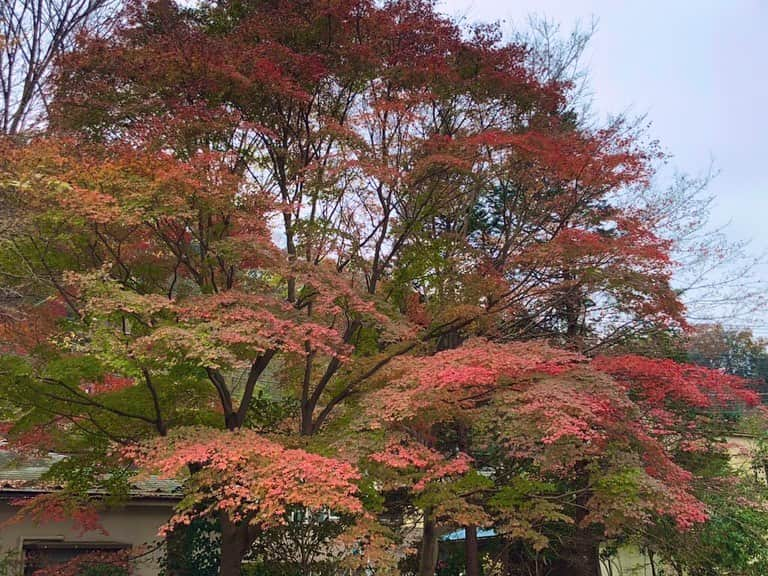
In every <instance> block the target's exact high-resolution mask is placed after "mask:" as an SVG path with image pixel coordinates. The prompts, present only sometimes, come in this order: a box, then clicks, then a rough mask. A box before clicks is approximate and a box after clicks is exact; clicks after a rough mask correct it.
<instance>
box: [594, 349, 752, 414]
mask: <svg viewBox="0 0 768 576" xmlns="http://www.w3.org/2000/svg"><path fill="white" fill-rule="evenodd" d="M592 364H593V366H594V367H595V368H596V369H598V370H601V371H603V372H605V373H607V374H610V375H612V376H614V377H615V378H616V379H617V380H618V381H619V382H620V383H622V384H623V385H624V386H626V387H627V388H628V389H630V390H632V391H634V392H636V393H637V394H639V395H640V396H641V397H642V398H643V399H644V400H646V401H648V402H650V403H651V404H653V405H663V404H664V403H665V402H669V401H672V402H675V401H677V402H683V403H684V404H688V405H690V406H696V407H708V406H713V405H723V404H727V403H729V402H744V403H746V404H747V405H750V406H755V405H757V404H758V403H759V398H758V396H757V394H756V393H755V392H754V391H752V390H749V389H747V387H746V386H747V381H746V380H744V379H743V378H740V377H738V376H732V375H730V374H726V373H724V372H722V371H720V370H713V369H711V368H704V367H701V366H694V365H691V364H680V363H677V362H675V361H673V360H664V359H654V358H645V357H643V356H632V355H627V356H613V357H607V356H602V357H599V358H596V359H595V360H594V361H593V363H592Z"/></svg>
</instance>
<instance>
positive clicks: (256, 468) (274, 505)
mask: <svg viewBox="0 0 768 576" xmlns="http://www.w3.org/2000/svg"><path fill="white" fill-rule="evenodd" d="M124 455H125V456H126V457H127V458H130V459H132V460H133V461H134V462H136V463H137V464H138V465H139V466H140V467H141V468H143V469H144V470H146V471H148V472H154V473H158V474H160V475H161V476H164V477H174V476H175V477H179V476H186V475H187V474H188V470H189V469H193V470H195V472H194V474H193V475H192V476H191V477H190V478H189V482H190V489H191V494H190V495H189V497H188V499H187V501H186V506H184V508H183V509H182V510H180V511H179V513H178V514H177V515H176V516H174V518H172V519H171V522H170V524H169V528H171V527H172V526H173V525H174V524H186V523H189V522H190V521H191V520H192V519H193V518H195V517H198V516H204V515H206V514H208V513H211V512H220V511H223V512H227V513H228V514H229V515H230V517H231V518H234V519H236V520H237V521H238V522H249V523H251V524H259V525H262V526H264V527H268V526H270V525H274V524H279V523H281V522H283V521H284V519H283V515H284V514H285V512H286V510H287V509H288V508H289V507H291V506H301V507H305V508H307V509H308V510H310V511H312V512H321V511H326V510H331V511H335V512H338V513H346V514H351V515H360V514H362V512H363V508H362V504H361V502H360V500H358V498H357V492H358V489H357V486H356V484H355V483H356V481H357V480H358V479H359V477H360V476H359V473H358V472H357V471H356V470H355V469H354V468H353V467H352V466H351V465H349V464H348V463H346V462H342V461H339V460H335V459H333V458H327V457H323V456H318V455H316V454H312V453H310V452H305V451H304V450H298V449H288V448H284V447H283V446H281V445H280V444H277V443H276V442H273V441H271V440H268V439H266V438H264V437H263V436H260V435H259V434H257V433H255V432H253V431H249V430H241V431H238V432H226V431H219V430H212V429H203V428H190V429H177V430H175V431H174V432H173V433H172V434H171V435H170V436H169V437H168V438H159V439H157V440H154V441H151V442H148V443H145V444H142V445H137V446H134V447H131V448H129V449H127V450H125V452H124Z"/></svg>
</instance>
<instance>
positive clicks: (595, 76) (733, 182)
mask: <svg viewBox="0 0 768 576" xmlns="http://www.w3.org/2000/svg"><path fill="white" fill-rule="evenodd" d="M439 7H440V9H441V10H442V11H443V12H445V13H447V14H450V15H452V16H456V17H459V18H464V19H465V20H466V21H468V22H470V23H471V22H492V21H500V22H502V29H503V30H504V31H505V32H509V31H510V30H512V29H515V28H516V29H520V28H524V27H525V24H526V21H527V18H528V15H529V14H532V13H533V14H538V15H542V16H546V17H548V18H551V19H553V20H555V21H557V22H559V23H560V24H561V30H562V32H563V33H567V32H569V31H570V30H571V29H572V27H573V25H574V24H575V23H576V22H577V21H581V22H583V23H585V24H588V23H589V22H590V20H591V19H592V18H593V17H595V18H596V19H597V20H598V30H597V33H596V34H595V36H594V38H593V40H592V43H591V46H590V47H589V48H588V50H587V53H586V63H587V65H588V67H589V70H590V85H591V88H592V91H593V92H594V104H595V108H596V111H597V112H598V113H599V114H600V115H601V116H605V115H608V114H617V113H622V112H628V113H629V114H630V115H639V114H647V119H648V121H650V122H651V128H650V134H651V136H652V137H653V138H657V139H658V140H659V141H660V143H661V146H662V148H663V149H664V150H665V151H666V152H667V153H669V154H671V155H672V158H671V159H670V166H671V167H673V168H674V169H676V170H678V171H681V172H685V173H689V174H694V175H701V174H703V173H705V172H706V171H707V170H708V168H709V167H710V166H711V165H712V164H714V167H715V169H716V170H718V171H719V175H718V176H717V178H716V179H715V180H714V181H713V182H712V184H711V186H710V189H709V191H710V192H711V193H712V194H713V195H715V197H716V204H715V207H714V210H713V213H712V224H713V226H721V225H724V224H728V227H727V235H728V236H729V237H730V238H732V239H734V240H750V241H751V243H750V246H749V250H750V251H751V252H753V253H755V254H757V253H762V252H765V251H768V113H767V111H766V109H767V108H768V102H767V101H766V92H768V65H766V59H768V0H666V1H662V0H514V1H508V2H499V1H498V0H442V1H441V2H440V3H439ZM660 184H661V183H660ZM760 274H761V276H762V277H763V278H764V279H766V280H768V267H766V270H765V271H761V272H760ZM761 316H762V315H761ZM754 324H756V328H757V329H756V330H755V332H756V333H760V334H761V335H768V320H767V319H765V318H760V319H758V318H756V319H755V321H754Z"/></svg>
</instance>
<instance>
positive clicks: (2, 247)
mask: <svg viewBox="0 0 768 576" xmlns="http://www.w3.org/2000/svg"><path fill="white" fill-rule="evenodd" d="M121 22H122V24H121V25H120V26H119V27H118V29H117V30H116V31H115V32H114V34H113V35H111V36H109V37H101V36H95V35H91V36H88V35H84V36H83V37H82V38H81V39H80V41H79V44H78V48H77V49H76V50H75V51H73V52H72V53H69V54H67V55H65V56H63V57H62V58H61V61H60V65H59V69H58V72H57V74H56V76H55V98H54V99H53V102H52V103H51V118H50V124H51V126H50V129H49V131H48V133H47V134H45V135H44V136H41V137H39V138H36V139H33V140H30V141H27V142H23V143H19V142H10V141H5V142H3V143H2V156H1V157H2V161H1V163H0V181H1V182H2V193H3V202H4V204H5V205H8V206H9V207H11V208H12V210H13V214H14V218H15V220H16V222H15V225H14V227H13V228H12V230H10V231H9V233H8V234H4V236H3V238H2V240H1V241H0V275H1V276H2V278H3V284H4V287H5V288H7V289H8V290H9V291H12V292H13V293H14V294H16V295H17V300H18V301H20V302H21V304H20V305H19V306H17V307H16V308H15V309H14V310H12V311H10V312H9V314H8V320H7V321H6V322H4V323H3V324H2V326H0V333H1V334H2V340H3V342H2V344H3V352H4V355H3V357H2V360H0V369H1V370H2V373H3V375H4V381H3V387H2V397H3V398H4V399H5V400H6V401H7V402H8V404H9V405H10V406H11V409H10V414H9V418H10V419H14V420H16V423H15V426H14V427H13V429H12V430H11V432H10V438H11V445H13V446H16V448H17V449H19V450H29V449H30V448H32V447H34V448H36V449H38V450H55V451H60V452H64V453H68V454H73V457H72V459H70V460H69V461H68V464H62V465H61V466H59V467H58V468H56V469H54V470H53V473H54V474H56V473H60V474H62V475H64V476H67V477H68V478H69V479H70V480H72V478H73V477H74V478H75V479H77V480H78V481H79V484H78V485H79V487H80V488H81V489H87V488H91V487H93V485H94V484H97V483H108V482H112V483H113V486H111V488H115V487H116V485H117V484H118V483H120V482H123V483H126V482H130V478H131V475H132V474H133V473H134V468H133V467H134V466H135V467H138V468H141V469H143V470H144V472H145V473H146V472H147V471H154V472H156V473H160V474H162V475H166V476H174V477H178V478H180V479H181V480H182V481H183V482H184V486H185V489H186V491H187V498H186V499H185V501H184V504H183V505H182V507H181V508H180V510H179V511H178V514H177V515H176V516H175V517H174V518H173V519H172V521H171V523H170V525H169V526H168V529H171V528H173V527H174V526H184V525H187V524H188V523H190V522H192V521H193V520H194V519H197V518H202V517H205V518H210V517H215V518H216V519H217V520H218V523H219V526H220V530H221V545H222V546H221V560H220V574H222V575H235V574H239V573H240V565H241V563H242V560H243V558H244V557H245V556H246V554H247V553H248V552H249V550H250V549H251V547H252V546H253V545H254V544H255V543H256V542H257V540H258V538H259V537H260V535H262V534H264V533H268V532H269V531H270V530H281V529H283V528H284V527H285V526H286V525H287V523H288V522H289V520H290V517H291V514H294V513H295V512H296V511H297V510H301V511H304V513H307V514H309V515H314V516H319V515H326V516H328V517H331V516H333V517H343V521H342V522H341V523H340V524H339V527H340V530H339V531H338V532H339V533H338V534H334V535H333V542H325V543H324V545H327V546H329V550H338V549H339V547H340V546H341V547H342V548H344V549H346V550H347V551H354V552H355V554H352V553H350V554H347V555H346V556H348V557H345V558H343V560H344V561H353V560H355V561H358V562H362V563H363V564H367V565H368V566H369V567H374V566H380V567H381V569H382V570H384V569H385V568H386V567H387V566H389V565H391V564H393V562H394V561H395V560H396V558H395V553H394V552H393V548H392V547H391V546H390V547H388V546H389V545H388V544H387V543H386V542H385V541H384V540H385V539H384V537H383V533H384V531H383V530H382V529H381V527H380V526H378V525H377V523H376V521H375V518H374V516H375V512H376V510H375V506H374V505H373V504H372V503H371V502H370V501H369V499H367V498H366V491H365V490H364V486H365V485H366V484H368V485H371V484H376V482H380V483H383V484H384V485H386V486H387V487H391V488H398V489H403V488H405V489H406V490H407V491H408V493H409V498H412V500H413V501H414V502H415V503H416V505H417V507H420V509H422V510H423V511H426V512H427V514H426V518H425V522H424V527H425V531H426V530H427V529H429V527H430V524H431V523H433V522H435V521H438V522H440V523H442V524H444V525H459V526H466V527H467V529H468V530H470V532H471V529H474V528H475V527H476V526H478V525H491V524H493V525H494V526H497V527H498V528H499V530H500V531H502V532H503V533H504V534H505V536H506V537H509V538H511V539H514V540H516V541H525V542H533V543H534V545H535V546H536V547H539V548H541V547H544V546H546V545H547V544H548V542H549V539H548V537H547V535H546V530H545V528H547V529H548V527H549V525H551V524H552V523H555V524H557V523H563V524H574V523H578V524H580V525H584V526H586V525H591V524H599V525H601V526H604V527H605V530H604V532H607V533H611V532H621V531H623V530H629V527H630V524H631V523H632V522H639V521H641V522H643V523H649V522H654V521H656V520H657V519H658V518H659V517H660V516H664V515H666V516H670V517H671V520H672V521H674V522H676V523H677V525H678V526H679V528H681V529H683V528H689V527H690V526H692V525H694V524H696V523H699V522H701V521H703V520H704V519H705V517H706V512H705V510H704V508H703V507H702V505H701V503H700V501H699V500H697V498H696V497H695V495H694V494H693V492H692V491H691V490H689V489H688V488H689V486H688V484H689V482H690V480H691V476H690V473H689V472H687V471H686V470H685V469H684V468H683V467H681V466H680V465H679V464H678V463H676V462H675V459H674V451H675V450H676V447H671V446H670V445H669V444H667V443H666V439H668V438H670V435H671V430H672V429H673V428H674V429H675V430H676V432H678V433H679V434H680V437H679V438H676V442H677V444H676V445H675V446H681V445H682V443H683V442H685V443H686V444H685V445H686V446H695V445H696V444H697V443H699V442H701V441H703V440H702V437H701V436H700V435H698V433H697V428H695V427H693V428H691V429H690V430H688V429H687V428H684V426H683V424H682V422H683V420H681V418H683V416H685V415H686V414H687V412H686V410H688V411H689V412H690V409H691V408H702V407H705V406H708V405H709V404H710V403H712V402H729V401H732V400H742V401H746V402H748V403H751V402H753V401H754V397H753V396H752V395H751V394H750V393H749V392H747V391H744V390H743V382H742V381H741V380H740V379H738V378H731V377H728V376H725V375H723V374H721V373H719V372H715V371H712V370H706V369H704V368H692V367H685V366H680V365H677V364H674V363H671V362H668V363H664V362H662V361H654V360H649V359H644V358H641V357H633V356H625V357H621V358H617V357H610V356H605V357H600V358H597V359H595V360H589V359H588V357H587V356H585V355H582V354H580V353H579V352H577V350H581V351H582V352H589V353H591V352H593V351H594V350H596V349H598V348H605V347H607V346H608V345H609V344H610V343H612V342H614V341H615V340H616V339H620V338H622V337H623V336H624V335H625V334H626V333H627V331H628V330H629V329H635V328H637V327H643V326H665V327H669V326H673V327H679V326H684V325H685V320H684V310H683V307H682V305H681V303H680V302H679V300H678V298H677V295H676V293H675V292H674V291H673V290H672V289H671V288H670V285H669V280H670V277H671V274H672V270H673V263H672V262H671V259H670V257H669V252H670V250H671V248H672V246H671V242H670V241H669V240H667V239H665V238H664V237H663V236H662V235H661V234H660V233H659V231H658V230H657V229H655V228H654V226H653V225H652V224H649V223H647V222H646V219H645V216H646V213H645V212H643V211H642V210H638V209H634V208H633V209H630V208H626V207H625V206H622V205H621V204H620V203H618V202H614V199H615V198H616V196H617V194H618V193H619V192H625V191H626V190H631V189H633V188H634V187H643V186H645V185H647V183H648V179H649V177H650V176H651V174H652V172H653V167H654V162H655V160H656V159H657V158H658V157H659V154H658V151H657V150H656V148H655V146H654V145H652V144H650V143H647V142H645V141H644V137H643V135H642V134H641V133H639V132H638V131H637V130H636V129H635V127H634V126H632V125H631V124H628V123H626V122H625V121H621V120H619V121H616V122H614V123H612V124H611V125H609V126H607V127H602V128H592V127H587V126H584V125H581V124H579V123H578V122H574V121H573V119H572V114H571V113H570V110H569V105H570V102H569V97H570V96H569V95H570V87H569V84H568V82H567V81H566V80H563V79H561V78H542V77H541V75H540V74H539V73H537V71H536V69H535V67H532V64H531V61H530V58H529V52H528V50H527V48H526V47H525V46H524V45H522V44H519V43H505V42H503V41H502V40H501V37H500V35H499V32H498V30H496V29H495V28H494V27H488V26H480V27H476V28H474V29H472V30H464V29H462V28H461V27H459V26H458V25H457V24H456V23H455V22H453V21H451V20H450V19H448V18H446V17H443V16H441V15H440V14H439V13H438V12H437V11H436V10H435V7H434V5H433V4H432V3H430V2H423V1H417V0H402V1H397V2H386V3H374V2H367V1H363V0H341V1H334V2H321V1H316V2H315V1H313V2H306V3H297V2H282V1H277V2H250V1H245V2H239V1H233V2H221V3H201V4H200V5H198V6H195V7H194V8H189V7H186V8H182V7H180V6H178V5H176V4H174V3H172V2H170V1H167V0H160V1H156V2H132V3H130V4H129V5H128V7H127V8H126V11H125V12H124V14H123V17H122V20H121ZM469 337H474V338H473V339H468V338H469ZM534 337H538V338H547V339H548V340H549V341H550V343H549V344H548V345H545V344H543V343H541V342H532V341H531V338H534ZM558 346H559V347H560V348H558ZM449 348H455V349H453V350H451V349H449ZM562 348H566V349H565V350H564V349H562ZM438 351H439V352H438ZM436 352H438V353H436ZM668 404H669V405H668ZM694 411H695V410H694ZM542 420H546V421H547V422H548V426H547V427H546V428H542V427H541V426H540V422H541V421H542ZM678 428H679V429H680V430H682V431H680V430H678ZM51 430H55V432H56V433H55V434H52V433H50V432H51ZM662 438H664V440H662ZM353 439H354V441H353ZM350 444H352V446H350ZM116 447H119V448H116ZM491 449H492V450H491ZM491 451H492V452H493V454H494V457H493V458H491V457H489V456H488V455H487V454H486V453H487V452H491ZM320 454H322V455H320ZM126 460H128V461H130V462H131V464H130V465H127V464H126ZM483 464H488V466H487V467H492V468H493V469H494V470H496V472H495V473H494V474H493V475H491V477H489V476H487V475H485V476H484V475H483V474H481V473H480V472H481V467H482V465H483ZM86 469H87V470H88V471H89V474H88V475H85V474H83V473H81V472H82V470H86ZM627 469H629V470H630V471H631V472H627ZM78 470H80V471H81V472H78ZM95 472H99V473H95ZM86 476H87V477H86ZM374 480H375V481H376V482H374ZM580 482H581V483H582V484H579V483H580ZM574 485H575V486H576V489H577V490H578V491H579V493H580V494H583V495H584V498H586V500H584V501H583V502H582V501H579V502H577V503H576V505H575V507H576V508H579V507H580V509H581V510H582V511H583V510H587V513H581V515H578V514H576V513H575V512H574V509H573V508H574V506H572V505H571V504H572V503H571V504H568V505H566V504H564V503H563V502H561V501H559V500H558V499H560V498H563V497H564V496H563V494H567V493H568V491H569V490H568V488H569V487H570V488H573V487H574ZM617 487H619V488H617ZM624 488H632V490H633V491H634V492H633V494H634V497H632V498H627V496H626V494H624V493H623V492H622V490H623V489H624ZM374 491H375V490H374ZM466 492H469V493H471V496H465V493H466ZM569 506H570V507H569ZM329 521H330V520H329ZM334 521H335V520H334ZM342 528H343V529H342ZM470 532H468V533H470ZM430 538H434V534H433V535H432V536H430ZM430 538H424V542H425V544H424V546H423V553H422V574H432V573H433V572H434V560H435V558H434V557H433V556H431V555H430V554H428V553H427V549H428V548H429V547H430V546H431V544H432V543H431V542H430ZM341 556H344V554H342V555H341ZM353 556H354V557H353ZM469 573H470V574H472V572H469ZM475 573H476V572H475Z"/></svg>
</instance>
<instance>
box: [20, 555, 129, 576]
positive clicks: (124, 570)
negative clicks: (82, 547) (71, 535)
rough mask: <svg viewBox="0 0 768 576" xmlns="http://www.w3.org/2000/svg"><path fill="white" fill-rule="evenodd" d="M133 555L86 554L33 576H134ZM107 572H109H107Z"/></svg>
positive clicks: (45, 567) (53, 565)
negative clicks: (132, 575)
mask: <svg viewBox="0 0 768 576" xmlns="http://www.w3.org/2000/svg"><path fill="white" fill-rule="evenodd" d="M132 553H134V554H135V551H130V550H118V551H114V552H111V551H110V552H86V553H83V554H79V555H77V556H76V557H75V558H73V559H72V560H68V561H67V562H64V563H62V564H52V565H49V566H44V567H42V568H38V569H37V570H35V571H34V572H32V576H82V575H83V574H91V573H93V574H104V573H115V574H121V575H123V574H125V575H126V576H128V575H130V574H133V558H132V557H131V554H132ZM107 570H109V572H106V571H107ZM113 570H114V572H112V571H113Z"/></svg>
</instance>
